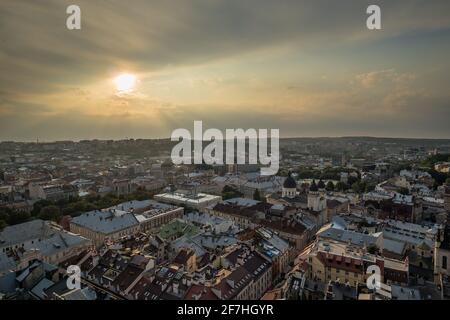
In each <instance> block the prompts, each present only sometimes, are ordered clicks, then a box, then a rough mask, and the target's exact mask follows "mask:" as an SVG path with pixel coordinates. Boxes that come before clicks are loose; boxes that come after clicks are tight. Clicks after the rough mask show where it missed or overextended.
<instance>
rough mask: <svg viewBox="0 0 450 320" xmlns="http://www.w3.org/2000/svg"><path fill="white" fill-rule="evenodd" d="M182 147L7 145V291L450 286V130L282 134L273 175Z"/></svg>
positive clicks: (333, 292)
mask: <svg viewBox="0 0 450 320" xmlns="http://www.w3.org/2000/svg"><path fill="white" fill-rule="evenodd" d="M172 145H173V142H171V141H170V140H168V139H166V140H122V141H113V140H109V141H101V140H97V141H80V142H70V141H61V142H54V143H15V142H1V143H0V150H1V152H0V154H1V158H0V168H1V171H0V173H1V175H0V178H1V182H2V184H1V187H0V195H1V198H0V200H1V202H0V203H1V207H0V224H1V229H2V231H1V232H0V249H1V251H0V262H1V263H0V292H1V297H2V299H43V300H47V299H50V300H55V299H61V300H71V299H74V300H79V299H82V300H99V299H105V300H110V299H113V300H122V299H131V300H133V299H137V300H232V299H233V300H234V299H235V300H257V299H263V300H275V299H283V300H284V299H286V300H316V299H317V300H324V299H325V300H342V299H345V300H347V299H352V300H377V299H382V300H391V299H394V300H395V299H398V300H430V299H433V300H435V299H447V298H449V295H450V282H449V280H450V278H449V266H448V258H449V257H450V226H448V225H447V224H446V221H447V218H448V214H449V210H450V174H449V169H450V140H429V141H425V140H414V139H377V138H327V139H325V138H323V139H314V138H310V139H281V141H280V153H281V160H280V170H279V172H278V174H277V175H274V176H262V175H261V174H260V172H259V167H258V166H257V165H237V164H236V165H206V164H201V165H194V164H193V165H173V164H172V163H171V159H170V149H171V146H172ZM371 265H375V266H378V267H379V270H381V273H380V282H381V283H382V285H380V286H379V287H375V288H372V289H370V288H369V287H368V286H367V279H368V278H369V277H370V276H371V275H372V274H371V273H368V272H367V269H368V267H369V266H371ZM69 266H78V267H79V268H80V271H81V285H80V287H79V288H74V289H69V288H68V287H67V285H66V283H67V277H68V274H67V268H68V267H69Z"/></svg>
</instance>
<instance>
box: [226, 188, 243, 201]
mask: <svg viewBox="0 0 450 320" xmlns="http://www.w3.org/2000/svg"><path fill="white" fill-rule="evenodd" d="M242 196H243V194H242V193H241V192H239V191H238V190H236V189H234V188H233V187H231V186H228V185H226V186H224V187H223V189H222V199H223V200H228V199H232V198H238V197H242Z"/></svg>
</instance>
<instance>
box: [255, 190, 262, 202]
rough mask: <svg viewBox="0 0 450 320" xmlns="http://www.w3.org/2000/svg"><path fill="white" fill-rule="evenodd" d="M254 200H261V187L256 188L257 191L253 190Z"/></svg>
mask: <svg viewBox="0 0 450 320" xmlns="http://www.w3.org/2000/svg"><path fill="white" fill-rule="evenodd" d="M253 200H257V201H261V195H260V194H259V189H255V192H253Z"/></svg>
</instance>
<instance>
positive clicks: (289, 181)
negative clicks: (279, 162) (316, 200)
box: [283, 175, 297, 189]
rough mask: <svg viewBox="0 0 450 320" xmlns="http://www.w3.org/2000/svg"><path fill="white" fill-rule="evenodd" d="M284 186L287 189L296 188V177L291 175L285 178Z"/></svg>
mask: <svg viewBox="0 0 450 320" xmlns="http://www.w3.org/2000/svg"><path fill="white" fill-rule="evenodd" d="M283 188H287V189H296V188H297V182H295V180H294V178H292V177H291V175H289V176H288V177H287V178H286V180H284V183H283Z"/></svg>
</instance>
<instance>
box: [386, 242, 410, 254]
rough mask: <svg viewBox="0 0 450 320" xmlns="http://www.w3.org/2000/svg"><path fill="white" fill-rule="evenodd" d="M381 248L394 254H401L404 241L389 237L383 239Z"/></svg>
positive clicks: (403, 248)
mask: <svg viewBox="0 0 450 320" xmlns="http://www.w3.org/2000/svg"><path fill="white" fill-rule="evenodd" d="M383 250H387V251H389V252H392V253H396V254H403V251H404V250H405V243H404V242H400V241H395V240H391V239H383Z"/></svg>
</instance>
